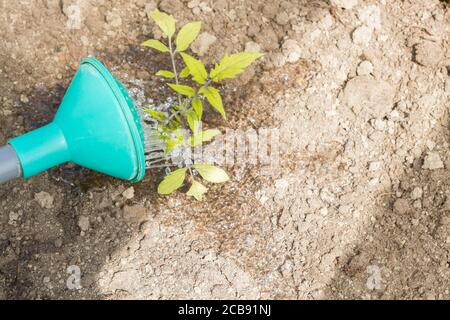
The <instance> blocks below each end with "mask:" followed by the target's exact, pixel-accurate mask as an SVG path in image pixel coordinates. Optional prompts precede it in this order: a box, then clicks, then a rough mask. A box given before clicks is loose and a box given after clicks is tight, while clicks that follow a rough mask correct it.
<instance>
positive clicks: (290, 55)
mask: <svg viewBox="0 0 450 320" xmlns="http://www.w3.org/2000/svg"><path fill="white" fill-rule="evenodd" d="M282 50H283V54H284V56H285V57H286V61H287V62H289V63H295V62H297V61H298V60H300V57H301V55H302V49H301V48H300V46H299V45H298V42H297V41H295V40H292V39H289V40H286V41H285V42H284V43H283V47H282Z"/></svg>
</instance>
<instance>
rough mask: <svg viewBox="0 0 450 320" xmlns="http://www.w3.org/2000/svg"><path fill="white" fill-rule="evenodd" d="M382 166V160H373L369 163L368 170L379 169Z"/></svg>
mask: <svg viewBox="0 0 450 320" xmlns="http://www.w3.org/2000/svg"><path fill="white" fill-rule="evenodd" d="M382 166H383V162H381V161H374V162H371V163H370V164H369V171H379V170H380V169H381V167H382Z"/></svg>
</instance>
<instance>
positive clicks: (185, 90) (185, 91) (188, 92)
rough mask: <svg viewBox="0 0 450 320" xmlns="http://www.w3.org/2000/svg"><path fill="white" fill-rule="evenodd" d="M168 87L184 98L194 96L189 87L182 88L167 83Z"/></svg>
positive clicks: (179, 85)
mask: <svg viewBox="0 0 450 320" xmlns="http://www.w3.org/2000/svg"><path fill="white" fill-rule="evenodd" d="M169 87H170V88H172V90H173V91H175V92H178V93H180V94H182V95H184V96H188V97H193V96H195V90H194V89H192V88H191V87H189V86H184V85H182V84H174V83H169Z"/></svg>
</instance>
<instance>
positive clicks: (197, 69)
mask: <svg viewBox="0 0 450 320" xmlns="http://www.w3.org/2000/svg"><path fill="white" fill-rule="evenodd" d="M181 57H182V58H183V61H184V63H185V64H186V66H187V67H188V68H189V73H190V74H191V75H192V80H194V81H195V82H197V83H199V84H204V83H205V82H206V78H208V72H207V71H206V68H205V65H204V64H203V63H202V62H201V61H200V60H198V59H195V58H194V57H193V56H191V55H189V54H187V53H184V52H182V53H181Z"/></svg>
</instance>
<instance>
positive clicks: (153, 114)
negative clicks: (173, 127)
mask: <svg viewBox="0 0 450 320" xmlns="http://www.w3.org/2000/svg"><path fill="white" fill-rule="evenodd" d="M144 111H145V112H147V113H148V114H149V115H150V116H151V117H152V118H153V119H155V120H158V121H163V120H164V119H165V118H166V115H165V114H164V113H163V112H159V111H156V110H152V109H149V108H144Z"/></svg>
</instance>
